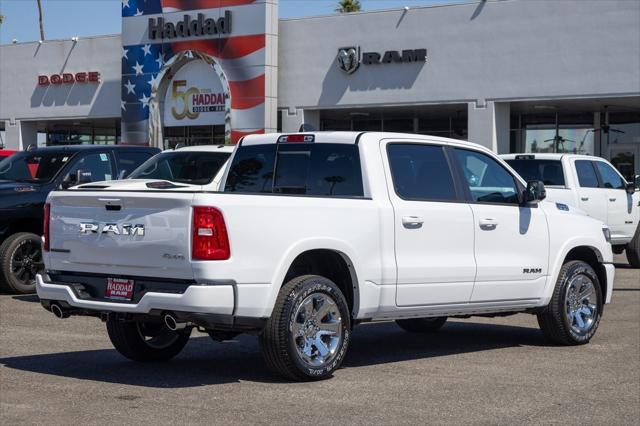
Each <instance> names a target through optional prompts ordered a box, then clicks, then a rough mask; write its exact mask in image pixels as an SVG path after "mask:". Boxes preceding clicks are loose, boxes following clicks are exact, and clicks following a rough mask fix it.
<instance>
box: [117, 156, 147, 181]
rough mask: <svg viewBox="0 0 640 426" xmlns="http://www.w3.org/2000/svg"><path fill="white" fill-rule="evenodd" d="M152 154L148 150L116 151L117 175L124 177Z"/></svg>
mask: <svg viewBox="0 0 640 426" xmlns="http://www.w3.org/2000/svg"><path fill="white" fill-rule="evenodd" d="M152 155H153V154H152V153H150V152H144V151H137V152H120V151H116V165H117V166H118V177H120V178H125V177H127V176H129V174H130V173H131V172H132V171H134V170H135V169H137V168H138V166H140V164H142V163H144V162H145V161H147V160H148V159H149V158H150V157H151V156H152Z"/></svg>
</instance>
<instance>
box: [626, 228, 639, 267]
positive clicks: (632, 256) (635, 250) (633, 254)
mask: <svg viewBox="0 0 640 426" xmlns="http://www.w3.org/2000/svg"><path fill="white" fill-rule="evenodd" d="M627 260H628V261H629V264H630V265H631V266H633V267H634V268H640V226H638V228H637V229H636V233H635V235H634V236H633V239H632V240H631V241H630V242H629V244H627Z"/></svg>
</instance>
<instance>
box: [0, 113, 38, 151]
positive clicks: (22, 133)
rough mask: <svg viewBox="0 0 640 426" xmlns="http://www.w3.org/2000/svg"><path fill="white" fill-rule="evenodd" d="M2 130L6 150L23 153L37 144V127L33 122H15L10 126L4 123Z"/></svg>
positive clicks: (8, 123) (6, 122)
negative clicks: (30, 146)
mask: <svg viewBox="0 0 640 426" xmlns="http://www.w3.org/2000/svg"><path fill="white" fill-rule="evenodd" d="M4 130H5V132H4V134H5V148H7V149H15V150H18V151H23V150H25V149H26V148H27V147H28V146H29V145H32V144H33V145H37V144H38V127H37V125H36V123H35V122H32V121H24V122H23V121H20V120H16V121H15V122H14V123H13V124H11V122H9V121H5V125H4Z"/></svg>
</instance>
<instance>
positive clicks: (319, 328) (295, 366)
mask: <svg viewBox="0 0 640 426" xmlns="http://www.w3.org/2000/svg"><path fill="white" fill-rule="evenodd" d="M350 333H351V322H350V317H349V308H348V306H347V302H346V300H345V297H344V295H343V294H342V292H341V291H340V289H339V288H338V286H337V285H335V284H334V283H333V282H331V281H330V280H328V279H326V278H324V277H320V276H317V275H305V276H301V277H298V278H294V279H293V280H291V281H289V282H288V283H286V284H285V285H284V286H283V287H282V289H280V293H279V295H278V298H277V300H276V304H275V306H274V308H273V313H272V315H271V318H269V320H268V321H267V324H266V325H265V328H264V329H263V330H262V332H261V333H260V346H261V349H262V354H263V356H264V359H265V361H266V363H267V365H268V367H269V368H270V369H271V370H272V371H274V372H275V373H277V374H280V375H281V376H284V377H285V378H287V379H291V380H300V381H302V380H319V379H324V378H327V377H329V376H331V374H332V373H333V372H334V371H335V370H337V369H338V368H339V367H340V364H342V361H343V359H344V357H345V355H346V353H347V348H348V347H349V340H350Z"/></svg>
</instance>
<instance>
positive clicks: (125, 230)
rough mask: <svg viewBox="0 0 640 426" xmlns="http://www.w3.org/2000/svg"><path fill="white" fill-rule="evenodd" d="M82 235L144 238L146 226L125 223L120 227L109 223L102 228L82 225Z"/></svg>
mask: <svg viewBox="0 0 640 426" xmlns="http://www.w3.org/2000/svg"><path fill="white" fill-rule="evenodd" d="M80 233H81V234H97V233H100V234H113V235H134V236H139V237H143V236H144V225H141V224H136V225H132V224H130V223H125V224H123V225H122V226H118V224H116V223H107V224H105V225H104V226H102V227H100V225H98V224H97V223H91V222H89V223H86V222H82V223H80Z"/></svg>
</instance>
